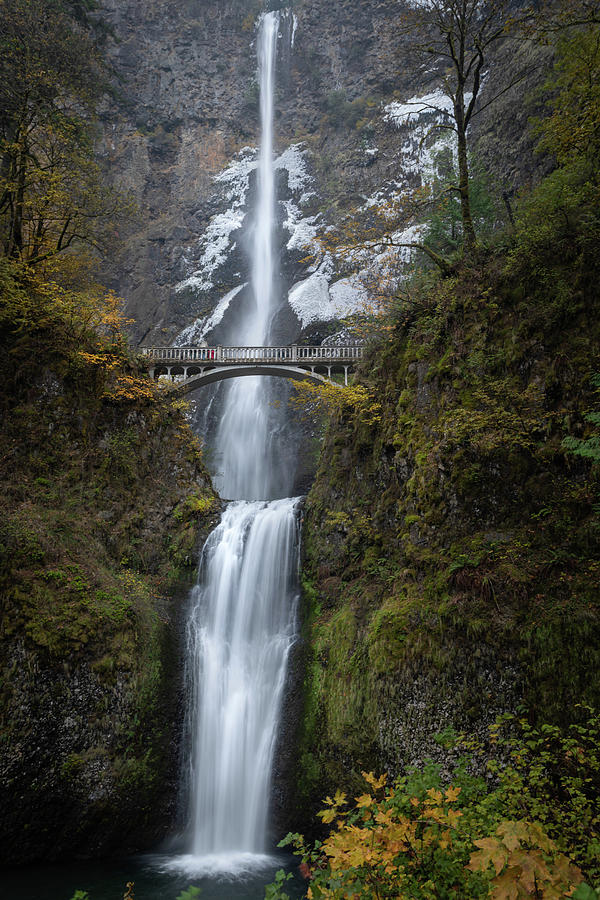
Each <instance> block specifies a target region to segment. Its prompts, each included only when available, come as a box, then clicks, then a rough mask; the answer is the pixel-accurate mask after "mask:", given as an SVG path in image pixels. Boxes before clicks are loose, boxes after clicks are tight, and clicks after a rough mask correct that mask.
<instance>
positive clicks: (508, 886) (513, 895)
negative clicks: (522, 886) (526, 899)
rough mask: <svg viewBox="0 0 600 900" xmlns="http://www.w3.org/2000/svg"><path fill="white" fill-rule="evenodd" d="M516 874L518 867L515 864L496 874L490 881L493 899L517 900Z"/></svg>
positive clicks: (517, 873)
mask: <svg viewBox="0 0 600 900" xmlns="http://www.w3.org/2000/svg"><path fill="white" fill-rule="evenodd" d="M518 876H519V869H518V867H516V866H515V867H510V866H509V867H508V868H507V869H505V870H504V872H502V874H501V875H498V876H496V878H494V879H493V881H492V885H493V888H492V897H493V900H517V898H518V896H519V888H518V886H517V879H518Z"/></svg>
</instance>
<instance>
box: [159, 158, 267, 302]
mask: <svg viewBox="0 0 600 900" xmlns="http://www.w3.org/2000/svg"><path fill="white" fill-rule="evenodd" d="M256 165H257V163H256V149H255V148H253V147H244V148H243V150H240V152H239V153H238V154H237V157H236V158H235V159H233V160H232V161H231V162H230V163H229V165H228V166H227V167H226V168H225V169H223V171H222V172H219V174H218V175H215V178H214V180H215V181H216V182H217V183H218V184H222V185H224V199H225V200H226V201H227V202H228V203H229V208H228V209H226V210H225V211H224V212H222V213H217V214H216V215H214V216H212V218H211V219H210V221H209V223H208V226H207V228H206V231H205V232H204V234H203V235H202V237H201V238H200V241H199V245H200V257H199V260H198V262H197V263H196V268H195V271H194V272H192V274H191V275H189V276H188V277H187V278H185V279H184V280H183V281H180V282H179V284H177V285H175V291H176V292H177V293H180V292H181V291H183V290H185V289H186V288H191V289H192V290H193V291H196V292H197V293H200V292H203V291H210V290H211V289H212V288H213V287H214V277H213V276H214V274H215V272H216V271H217V269H219V268H220V267H221V266H222V265H223V264H224V263H225V262H226V261H227V257H228V256H229V253H230V252H231V251H232V250H233V249H234V247H235V243H232V241H231V235H232V234H233V232H235V231H237V230H238V228H240V227H241V225H242V222H243V220H244V208H245V204H246V196H247V194H248V186H249V183H250V173H251V172H252V170H253V169H255V168H256Z"/></svg>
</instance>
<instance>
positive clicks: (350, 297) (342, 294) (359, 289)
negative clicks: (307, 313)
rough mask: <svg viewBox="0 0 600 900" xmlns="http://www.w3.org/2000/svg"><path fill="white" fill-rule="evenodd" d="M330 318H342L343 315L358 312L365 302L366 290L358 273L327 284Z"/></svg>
mask: <svg viewBox="0 0 600 900" xmlns="http://www.w3.org/2000/svg"><path fill="white" fill-rule="evenodd" d="M329 296H330V297H331V306H332V309H333V311H334V315H333V316H332V318H334V319H343V318H344V317H345V316H349V315H352V314H353V313H357V312H360V311H361V309H364V306H365V304H366V302H367V291H366V288H365V286H364V284H363V283H362V280H361V279H360V277H359V276H358V275H350V277H349V278H340V280H339V281H335V282H334V283H333V284H331V285H330V286H329Z"/></svg>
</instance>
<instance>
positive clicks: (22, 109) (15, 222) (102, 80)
mask: <svg viewBox="0 0 600 900" xmlns="http://www.w3.org/2000/svg"><path fill="white" fill-rule="evenodd" d="M93 5H94V4H93V2H92V0H72V2H69V0H0V18H1V19H2V22H3V30H2V36H1V38H0V110H1V111H0V160H1V163H0V229H1V232H0V238H1V246H2V250H3V252H4V254H5V255H6V256H9V257H12V258H14V259H18V260H21V261H23V262H26V263H27V264H29V265H36V264H38V263H40V262H42V261H45V260H47V259H48V258H49V257H51V256H55V255H56V254H59V253H61V252H63V251H65V250H67V249H69V248H71V247H72V246H74V245H76V244H77V243H92V244H93V243H94V240H95V235H96V233H97V226H98V223H99V222H101V221H104V220H105V219H106V217H107V216H110V215H111V214H112V213H114V212H115V210H116V209H117V207H118V205H119V200H118V198H117V197H116V196H115V195H111V194H110V192H106V191H102V190H101V189H100V171H99V168H98V165H97V163H96V162H95V160H94V158H93V131H92V124H93V116H94V112H95V108H96V104H97V102H98V100H99V98H100V96H101V95H102V93H103V91H104V90H105V89H106V86H107V78H106V71H105V68H104V65H103V63H102V59H101V55H100V53H99V50H98V47H97V42H96V41H95V39H94V36H93V33H92V30H91V25H90V22H89V18H88V13H89V11H90V10H91V9H92V8H93Z"/></svg>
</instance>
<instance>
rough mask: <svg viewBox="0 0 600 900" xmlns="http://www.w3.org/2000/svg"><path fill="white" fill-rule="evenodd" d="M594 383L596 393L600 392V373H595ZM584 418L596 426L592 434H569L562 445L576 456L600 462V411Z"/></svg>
mask: <svg viewBox="0 0 600 900" xmlns="http://www.w3.org/2000/svg"><path fill="white" fill-rule="evenodd" d="M592 384H593V385H594V386H595V388H596V393H598V392H600V375H594V377H593V378H592ZM584 419H585V421H586V422H588V423H589V424H590V425H592V426H594V428H593V432H592V434H591V435H590V436H589V437H587V438H578V437H574V436H573V435H568V436H567V437H566V438H564V439H563V442H562V445H563V447H564V448H565V449H566V450H570V451H571V453H574V454H575V456H581V457H583V458H584V459H589V460H591V461H592V462H594V463H597V462H600V412H596V411H594V412H588V413H586V414H585V415H584Z"/></svg>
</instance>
